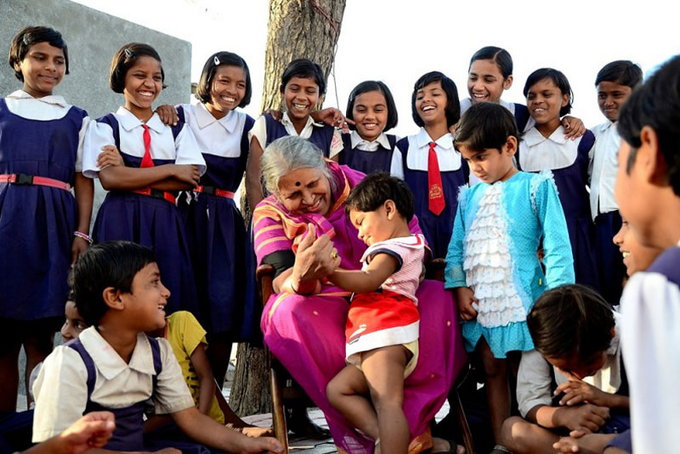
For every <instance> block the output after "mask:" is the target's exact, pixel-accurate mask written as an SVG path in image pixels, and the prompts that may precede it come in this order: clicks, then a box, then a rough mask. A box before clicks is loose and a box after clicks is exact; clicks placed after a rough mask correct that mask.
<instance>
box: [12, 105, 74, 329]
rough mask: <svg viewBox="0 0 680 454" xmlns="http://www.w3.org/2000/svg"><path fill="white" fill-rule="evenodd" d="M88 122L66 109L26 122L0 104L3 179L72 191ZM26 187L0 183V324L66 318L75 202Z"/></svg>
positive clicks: (54, 191)
mask: <svg viewBox="0 0 680 454" xmlns="http://www.w3.org/2000/svg"><path fill="white" fill-rule="evenodd" d="M86 117H87V113H86V112H85V111H84V110H82V109H79V108H78V107H75V106H68V110H67V111H66V114H65V115H64V116H63V117H62V118H58V119H54V120H34V119H29V118H24V117H21V116H19V115H16V114H14V113H12V112H11V111H10V110H9V108H8V107H7V103H6V101H5V99H4V98H3V99H0V174H2V175H11V174H15V175H16V174H25V175H26V176H39V177H47V178H51V179H53V180H57V181H59V182H63V183H68V184H69V185H70V186H71V187H73V184H74V180H75V173H76V171H77V169H78V168H79V167H80V162H79V161H80V160H79V156H78V143H79V133H80V130H81V128H82V126H83V120H84V119H85V118H86ZM19 183H22V182H19ZM23 183H24V184H12V183H0V245H1V250H2V260H0V318H4V319H9V320H25V321H28V320H37V319H45V318H49V317H57V316H62V317H63V315H64V302H65V301H66V298H67V295H68V291H69V290H68V284H67V276H68V271H69V269H70V266H71V245H72V242H73V232H74V230H75V229H76V225H77V218H76V216H77V214H76V213H77V208H76V202H75V199H74V197H73V194H72V193H71V191H70V190H66V189H63V188H57V187H50V186H43V185H34V184H28V182H27V181H25V182H23Z"/></svg>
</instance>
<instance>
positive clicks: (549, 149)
mask: <svg viewBox="0 0 680 454" xmlns="http://www.w3.org/2000/svg"><path fill="white" fill-rule="evenodd" d="M581 139H583V136H581V137H579V138H578V139H576V140H570V139H566V138H565V137H564V128H563V127H562V126H561V125H560V126H559V127H558V128H557V129H556V130H555V131H553V133H552V134H550V137H543V135H542V134H541V133H540V132H539V131H538V129H536V128H535V127H533V128H531V129H529V130H528V131H527V132H525V133H524V137H523V138H522V142H521V143H520V153H519V165H520V167H521V168H522V170H523V171H525V172H538V171H540V170H546V169H550V170H556V169H563V168H565V167H569V166H570V165H572V164H573V163H574V162H576V158H577V157H578V145H579V143H581Z"/></svg>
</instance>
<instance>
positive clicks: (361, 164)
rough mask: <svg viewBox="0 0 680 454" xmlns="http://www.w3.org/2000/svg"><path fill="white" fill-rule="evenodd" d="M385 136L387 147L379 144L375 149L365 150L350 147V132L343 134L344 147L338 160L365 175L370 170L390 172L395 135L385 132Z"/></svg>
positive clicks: (395, 142) (370, 171)
mask: <svg viewBox="0 0 680 454" xmlns="http://www.w3.org/2000/svg"><path fill="white" fill-rule="evenodd" d="M354 134H356V133H354ZM385 137H386V138H387V141H388V143H389V148H385V147H384V146H383V145H382V144H379V145H378V149H377V150H374V151H366V150H361V149H360V148H358V147H355V148H352V133H350V134H343V135H342V144H343V146H344V148H343V150H342V152H341V153H340V160H339V161H338V162H339V163H340V164H344V165H346V166H348V167H350V168H352V169H354V170H358V171H359V172H363V173H365V174H367V175H368V174H369V173H372V172H387V173H391V171H392V157H393V155H394V148H395V147H396V144H397V136H395V135H393V134H385Z"/></svg>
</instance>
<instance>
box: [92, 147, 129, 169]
mask: <svg viewBox="0 0 680 454" xmlns="http://www.w3.org/2000/svg"><path fill="white" fill-rule="evenodd" d="M124 165H125V162H123V157H122V156H121V155H120V152H119V151H118V148H116V147H115V146H113V145H104V146H103V147H102V152H101V153H99V156H97V167H99V169H100V170H101V169H103V168H104V167H108V166H114V167H115V166H124Z"/></svg>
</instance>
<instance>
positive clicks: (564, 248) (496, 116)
mask: <svg viewBox="0 0 680 454" xmlns="http://www.w3.org/2000/svg"><path fill="white" fill-rule="evenodd" d="M518 136H519V134H518V132H517V127H516V124H515V121H514V118H513V116H512V115H511V113H510V112H509V111H508V110H507V109H505V108H504V107H502V106H500V105H499V104H494V103H478V104H475V105H473V106H472V107H470V109H469V110H468V111H467V112H466V113H465V114H464V115H463V118H462V120H461V123H460V125H459V127H458V130H457V131H456V141H455V144H456V147H457V149H458V150H460V152H461V154H462V156H463V158H464V159H465V161H466V162H467V163H468V164H469V166H470V169H471V171H472V172H473V173H474V175H475V176H477V178H479V180H480V183H478V184H476V185H474V186H472V187H471V188H469V189H467V190H465V191H464V192H463V193H462V194H461V197H460V202H459V204H458V211H457V213H456V220H455V225H454V229H453V237H452V238H451V244H450V245H449V250H448V254H447V256H446V282H445V286H446V288H451V289H453V290H454V293H455V295H456V301H457V303H458V309H459V312H460V316H461V318H462V319H463V320H464V323H463V326H462V328H463V338H464V341H465V348H466V350H467V351H469V352H471V351H475V350H476V351H478V352H479V353H480V355H481V357H482V363H483V364H484V369H485V385H486V389H487V401H488V405H489V414H490V419H491V426H492V429H493V434H494V437H495V439H496V441H497V442H498V440H499V439H500V430H501V425H502V423H503V421H504V420H505V419H507V418H508V417H509V416H510V393H509V392H508V390H509V385H508V383H509V377H508V374H509V373H510V372H511V371H512V370H516V367H509V366H508V365H507V361H508V360H510V361H511V363H513V364H514V365H515V366H516V365H518V362H519V355H517V354H516V352H518V351H527V350H531V349H532V348H533V342H532V340H531V335H530V334H529V330H528V328H527V324H526V317H527V314H528V313H529V311H530V310H531V308H532V306H533V304H534V301H535V300H536V298H538V296H540V295H541V293H543V292H544V291H545V290H546V289H549V288H553V287H556V286H558V285H561V284H568V283H572V282H573V281H574V269H573V259H572V255H571V247H570V245H569V234H568V232H567V224H566V221H565V219H564V213H563V211H562V206H561V204H560V201H559V198H558V196H557V189H556V188H555V183H554V181H553V179H552V176H551V175H550V172H544V173H540V174H529V173H524V172H519V171H518V170H517V169H516V168H515V166H514V165H513V160H512V157H513V155H514V154H515V152H516V151H517V146H518ZM541 241H542V244H543V250H544V251H545V255H544V258H543V265H544V266H545V272H544V271H543V267H542V265H541V262H540V261H539V258H538V255H537V253H536V252H537V250H538V248H539V243H540V242H541ZM512 352H515V354H511V353H512ZM506 358H507V359H506ZM501 451H502V450H501ZM494 452H495V451H494Z"/></svg>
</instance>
